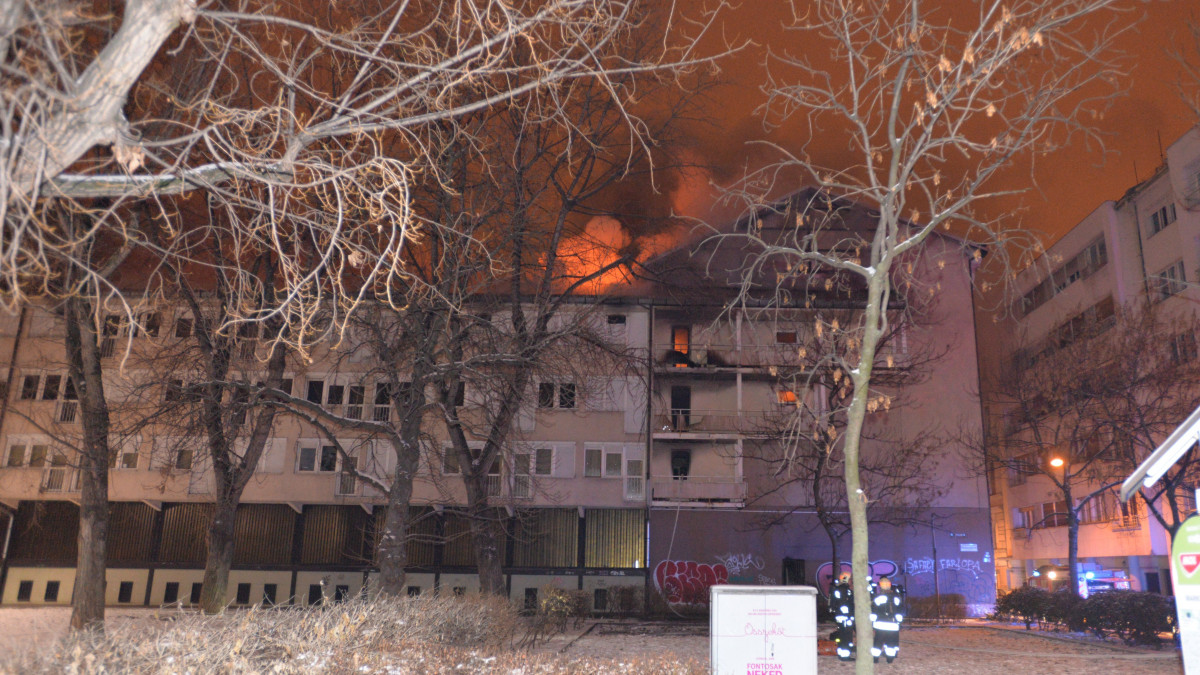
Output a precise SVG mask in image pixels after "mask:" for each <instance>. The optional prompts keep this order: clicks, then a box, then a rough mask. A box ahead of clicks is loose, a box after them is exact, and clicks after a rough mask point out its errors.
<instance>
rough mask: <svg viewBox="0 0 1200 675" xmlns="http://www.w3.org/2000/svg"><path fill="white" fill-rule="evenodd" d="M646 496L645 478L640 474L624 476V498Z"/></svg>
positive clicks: (633, 499) (638, 498) (641, 497)
mask: <svg viewBox="0 0 1200 675" xmlns="http://www.w3.org/2000/svg"><path fill="white" fill-rule="evenodd" d="M645 498H646V479H645V478H643V477H641V476H626V477H625V499H626V500H627V501H636V500H640V499H645Z"/></svg>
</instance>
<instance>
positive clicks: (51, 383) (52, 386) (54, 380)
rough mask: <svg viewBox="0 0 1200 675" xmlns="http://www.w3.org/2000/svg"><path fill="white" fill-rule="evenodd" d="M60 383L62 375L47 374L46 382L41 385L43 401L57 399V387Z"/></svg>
mask: <svg viewBox="0 0 1200 675" xmlns="http://www.w3.org/2000/svg"><path fill="white" fill-rule="evenodd" d="M61 385H62V375H47V376H46V384H45V385H43V387H42V400H43V401H57V400H58V388H59V386H61Z"/></svg>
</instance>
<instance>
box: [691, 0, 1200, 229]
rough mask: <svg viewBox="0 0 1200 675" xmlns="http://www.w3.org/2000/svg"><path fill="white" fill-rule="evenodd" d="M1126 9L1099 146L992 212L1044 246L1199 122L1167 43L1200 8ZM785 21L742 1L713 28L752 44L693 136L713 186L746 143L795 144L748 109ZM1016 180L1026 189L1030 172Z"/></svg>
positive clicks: (1043, 173) (1069, 152) (755, 102)
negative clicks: (1113, 95)
mask: <svg viewBox="0 0 1200 675" xmlns="http://www.w3.org/2000/svg"><path fill="white" fill-rule="evenodd" d="M802 1H803V0H798V2H801V3H802ZM931 1H932V0H931ZM1050 1H1053V0H1050ZM688 2H689V4H690V5H691V6H692V7H693V8H696V7H703V6H711V5H713V3H714V2H715V0H688ZM955 3H964V4H970V5H975V2H974V1H973V0H941V5H943V6H945V5H953V4H955ZM1131 5H1132V7H1133V11H1132V12H1131V13H1130V14H1129V17H1130V20H1132V19H1135V18H1137V17H1141V16H1144V17H1145V18H1144V19H1143V20H1142V21H1141V22H1140V23H1138V25H1137V26H1136V27H1135V28H1134V29H1133V30H1132V31H1131V32H1129V33H1126V34H1125V35H1124V36H1122V37H1121V38H1120V39H1119V41H1118V43H1117V45H1116V46H1117V48H1118V49H1119V50H1121V51H1122V52H1124V53H1126V54H1127V55H1128V56H1129V59H1128V62H1129V64H1130V66H1131V67H1130V71H1129V72H1128V73H1127V76H1126V78H1125V81H1124V87H1125V89H1126V91H1127V95H1126V96H1124V97H1122V98H1120V99H1119V100H1117V101H1116V102H1115V103H1114V105H1113V107H1112V109H1111V110H1110V111H1109V113H1108V114H1107V115H1106V116H1105V118H1104V119H1103V120H1100V121H1099V122H1097V123H1096V126H1097V127H1098V129H1099V130H1100V131H1101V132H1102V133H1104V134H1106V141H1105V142H1106V150H1105V151H1101V150H1100V149H1099V148H1096V147H1091V148H1089V147H1085V146H1083V145H1076V146H1073V147H1068V148H1067V149H1065V150H1064V151H1062V152H1059V153H1057V154H1056V155H1055V156H1053V157H1050V158H1048V159H1046V160H1039V161H1040V162H1041V165H1040V168H1039V170H1038V172H1037V174H1036V178H1037V186H1036V188H1035V189H1034V190H1032V191H1029V192H1028V193H1026V194H1025V195H1023V196H1022V197H1019V198H1016V200H1015V201H1013V202H1010V203H1006V204H1004V205H996V207H995V208H1000V209H1003V210H1004V211H1005V212H1014V211H1018V210H1020V209H1023V211H1022V216H1021V218H1022V227H1025V228H1030V229H1035V230H1039V231H1041V232H1045V233H1047V235H1049V240H1048V242H1047V243H1049V241H1053V240H1054V239H1056V238H1057V237H1058V236H1060V235H1061V234H1063V233H1064V232H1065V231H1067V230H1068V229H1070V228H1071V227H1072V226H1074V225H1075V224H1076V223H1078V222H1079V221H1080V220H1082V219H1083V218H1084V217H1085V216H1086V215H1087V214H1088V213H1090V212H1091V211H1092V210H1094V209H1095V208H1096V207H1097V206H1098V205H1099V204H1100V203H1101V202H1102V201H1104V200H1108V199H1113V200H1115V199H1119V198H1120V197H1121V195H1122V194H1123V193H1124V192H1125V191H1126V190H1127V189H1129V188H1130V187H1132V186H1133V185H1134V184H1136V182H1137V181H1138V180H1139V179H1140V180H1145V179H1146V178H1148V177H1149V176H1150V175H1151V174H1152V173H1153V172H1154V170H1155V169H1156V168H1157V167H1158V166H1159V165H1160V164H1161V159H1160V154H1159V149H1160V138H1161V147H1162V148H1164V149H1165V148H1166V146H1168V145H1170V143H1171V142H1172V141H1174V140H1175V139H1176V138H1178V137H1179V136H1180V135H1182V134H1183V133H1184V132H1185V131H1186V130H1187V129H1188V128H1189V127H1190V126H1192V125H1193V124H1195V123H1197V120H1196V119H1194V117H1193V115H1192V113H1191V111H1190V110H1189V109H1188V107H1187V106H1186V105H1185V104H1184V103H1183V101H1182V100H1181V99H1180V97H1179V95H1178V94H1177V92H1176V88H1175V85H1176V81H1177V79H1178V77H1179V76H1180V68H1179V66H1178V65H1177V64H1176V63H1175V62H1174V60H1173V59H1172V57H1171V55H1170V53H1169V51H1168V50H1170V49H1171V48H1172V46H1173V45H1177V46H1178V48H1179V49H1181V50H1186V48H1187V44H1188V40H1189V39H1190V35H1189V33H1188V28H1187V23H1188V21H1189V20H1191V21H1198V22H1200V3H1197V2H1195V0H1132V2H1131ZM693 11H694V9H693ZM790 16H791V8H790V5H789V3H788V2H786V1H784V0H741V1H740V4H739V5H738V6H736V7H733V8H731V9H727V10H725V12H724V18H723V19H722V20H721V26H720V28H721V33H723V35H724V36H726V37H727V38H728V39H729V40H730V41H731V42H732V41H737V40H738V39H745V38H750V39H752V40H754V41H755V42H756V43H757V44H756V45H755V46H752V47H751V48H750V49H748V50H746V51H745V52H744V53H743V54H740V55H737V56H735V57H733V58H731V59H728V60H726V61H725V62H724V63H723V65H722V77H723V78H724V79H726V80H728V81H729V84H728V85H727V86H725V87H723V88H722V89H721V90H720V91H719V92H718V93H717V95H716V97H715V100H714V102H713V105H711V106H709V108H708V112H709V113H710V114H711V115H712V116H713V117H714V118H715V120H714V121H715V122H716V129H715V132H714V130H711V129H710V130H708V131H707V132H706V133H704V134H703V135H698V136H697V138H696V142H697V145H698V148H699V149H698V151H699V152H700V153H702V154H703V155H704V159H705V160H706V162H708V163H710V164H712V165H715V166H717V167H721V169H719V170H723V171H725V172H727V175H725V176H719V175H718V176H716V178H717V179H718V180H729V179H730V178H735V177H736V175H735V174H737V173H739V172H740V171H741V166H742V165H743V164H744V163H745V162H746V161H747V157H748V156H751V157H752V155H753V153H752V152H751V151H749V150H748V149H747V146H746V142H747V141H749V140H754V139H770V140H772V141H775V142H779V143H781V144H782V145H785V146H796V145H798V143H797V142H796V140H795V137H794V136H793V135H792V134H795V133H799V132H800V130H798V131H796V132H792V131H789V130H786V129H785V130H780V131H776V132H773V133H771V134H768V133H767V132H765V131H764V129H763V125H762V121H761V118H760V117H759V116H758V115H757V114H756V112H755V109H756V108H757V107H758V106H759V105H761V104H762V103H763V101H764V100H765V97H764V95H763V94H762V92H761V91H760V86H761V84H762V83H763V82H764V81H765V80H766V78H765V70H764V60H765V55H766V46H767V45H773V46H774V48H775V49H776V50H779V49H780V48H781V47H784V46H788V41H789V40H792V41H794V40H795V39H796V38H795V35H794V34H789V32H788V31H785V30H784V29H783V28H782V27H781V23H782V22H783V21H784V20H785V19H787V18H789V17H790ZM711 42H712V45H711V46H712V48H716V47H717V46H718V44H717V43H718V42H719V40H713V41H711ZM793 51H794V50H793ZM750 161H753V159H751V160H750ZM1023 175H1024V176H1025V177H1026V183H1027V182H1028V180H1027V177H1028V173H1027V172H1026V173H1025V174H1023ZM673 202H674V203H675V206H676V207H677V208H683V209H684V210H685V212H686V211H692V212H691V213H687V215H692V216H696V217H704V216H705V215H707V214H706V213H702V212H701V211H703V210H704V208H703V207H704V206H705V205H706V204H705V200H704V199H697V198H695V197H694V196H688V197H686V198H684V199H682V200H681V198H680V197H679V196H678V195H676V196H675V197H674V198H673ZM681 202H683V203H681ZM685 203H686V204H689V205H685Z"/></svg>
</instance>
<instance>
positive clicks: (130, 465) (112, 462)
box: [108, 448, 138, 469]
mask: <svg viewBox="0 0 1200 675" xmlns="http://www.w3.org/2000/svg"><path fill="white" fill-rule="evenodd" d="M108 466H109V468H110V469H136V468H137V466H138V452H137V450H136V449H125V448H122V449H118V450H117V451H116V452H114V453H113V455H112V457H111V458H110V459H109V460H108Z"/></svg>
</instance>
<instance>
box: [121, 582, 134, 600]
mask: <svg viewBox="0 0 1200 675" xmlns="http://www.w3.org/2000/svg"><path fill="white" fill-rule="evenodd" d="M117 602H123V603H129V602H133V582H132V581H122V582H121V585H120V586H118V587H117Z"/></svg>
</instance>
